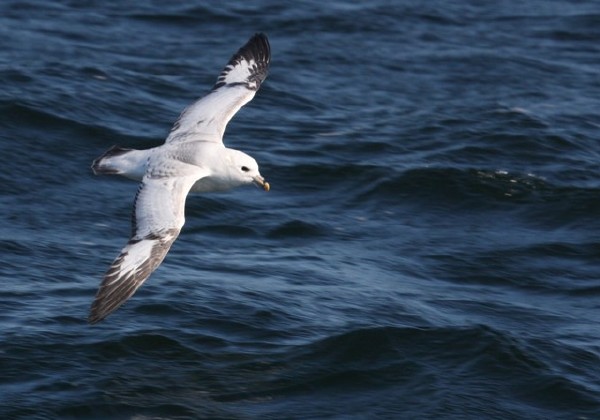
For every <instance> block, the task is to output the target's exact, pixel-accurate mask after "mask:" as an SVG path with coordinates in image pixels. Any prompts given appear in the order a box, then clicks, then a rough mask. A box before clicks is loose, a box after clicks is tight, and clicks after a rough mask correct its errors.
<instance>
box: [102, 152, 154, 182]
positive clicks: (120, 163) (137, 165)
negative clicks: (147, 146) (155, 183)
mask: <svg viewBox="0 0 600 420" xmlns="http://www.w3.org/2000/svg"><path fill="white" fill-rule="evenodd" d="M148 152H149V151H148V150H135V149H126V148H123V147H120V146H113V147H111V148H110V149H108V150H107V151H106V152H104V153H103V154H102V155H101V156H100V157H98V158H97V159H94V161H93V162H92V171H93V172H94V175H123V176H125V177H127V178H131V179H135V180H141V179H142V177H143V176H144V173H145V172H146V162H147V160H148V155H149V153H148Z"/></svg>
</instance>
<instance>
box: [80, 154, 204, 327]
mask: <svg viewBox="0 0 600 420" xmlns="http://www.w3.org/2000/svg"><path fill="white" fill-rule="evenodd" d="M180 165H181V166H182V168H181V173H184V175H180V176H162V177H151V176H148V175H147V176H145V177H144V179H143V181H142V183H141V184H140V189H139V190H138V193H137V195H136V198H135V205H134V213H133V232H132V236H131V238H130V239H129V242H127V245H125V247H124V248H123V249H122V250H121V253H120V254H119V256H118V257H117V258H116V259H115V260H114V261H113V263H112V264H111V266H110V267H109V269H108V271H107V272H106V274H105V275H104V279H103V280H102V283H101V284H100V288H99V289H98V293H97V294H96V298H95V299H94V302H93V303H92V307H91V311H90V316H89V318H88V322H89V323H90V324H95V323H96V322H99V321H101V320H103V319H104V318H106V317H107V316H108V315H110V314H111V313H112V312H113V311H115V310H116V309H117V308H118V307H119V306H121V305H122V304H123V303H124V302H125V301H126V300H127V299H129V298H130V297H131V296H132V295H133V294H134V293H135V291H136V290H137V289H138V288H139V287H140V286H141V285H142V283H144V281H146V279H147V278H148V277H149V276H150V274H152V272H153V271H154V270H156V268H158V266H159V265H160V263H161V262H162V261H163V259H164V258H165V255H166V254H167V252H168V251H169V249H170V248H171V245H172V244H173V242H174V241H175V239H177V236H178V235H179V231H180V230H181V227H182V226H183V224H184V222H185V217H184V208H185V199H186V196H187V194H188V192H189V191H190V189H191V187H192V185H194V183H195V182H196V181H197V180H198V179H200V178H202V177H204V176H205V175H206V173H204V172H203V171H202V170H201V169H200V168H198V167H193V166H191V165H187V164H184V163H180Z"/></svg>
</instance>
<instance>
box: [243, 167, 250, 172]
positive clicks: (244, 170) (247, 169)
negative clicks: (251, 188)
mask: <svg viewBox="0 0 600 420" xmlns="http://www.w3.org/2000/svg"><path fill="white" fill-rule="evenodd" d="M249 170H250V168H248V167H247V166H242V172H248V171H249Z"/></svg>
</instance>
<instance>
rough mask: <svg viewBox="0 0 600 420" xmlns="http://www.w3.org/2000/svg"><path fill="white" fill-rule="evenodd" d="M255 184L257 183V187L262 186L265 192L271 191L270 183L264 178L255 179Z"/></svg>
mask: <svg viewBox="0 0 600 420" xmlns="http://www.w3.org/2000/svg"><path fill="white" fill-rule="evenodd" d="M254 182H256V184H257V185H260V186H261V187H262V189H263V190H265V191H269V190H270V189H271V185H269V183H268V182H267V181H265V179H264V178H263V177H262V176H256V177H254Z"/></svg>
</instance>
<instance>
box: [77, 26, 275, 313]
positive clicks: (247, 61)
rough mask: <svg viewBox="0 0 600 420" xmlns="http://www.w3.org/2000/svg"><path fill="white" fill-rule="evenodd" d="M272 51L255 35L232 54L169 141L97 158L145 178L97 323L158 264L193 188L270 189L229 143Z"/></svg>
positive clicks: (104, 169)
mask: <svg viewBox="0 0 600 420" xmlns="http://www.w3.org/2000/svg"><path fill="white" fill-rule="evenodd" d="M270 60H271V49H270V46H269V41H268V39H267V37H266V35H264V34H262V33H257V34H255V35H254V36H252V37H251V38H250V40H249V41H248V42H247V43H246V44H245V45H244V46H242V47H241V48H240V49H239V50H238V51H237V53H235V54H234V55H233V57H232V58H231V59H230V60H229V62H228V63H227V65H226V66H225V68H224V69H223V70H222V71H221V73H220V74H219V77H218V78H217V81H216V83H215V85H214V86H213V87H212V90H211V91H210V92H209V93H208V94H207V95H206V96H204V97H202V98H200V99H199V100H197V101H196V102H194V103H193V104H191V105H190V106H189V107H188V108H186V109H185V110H184V111H183V112H182V113H181V115H180V116H179V119H178V120H177V121H176V122H175V124H174V125H173V128H172V129H171V132H170V133H169V135H168V137H167V139H166V140H165V143H164V144H162V145H161V146H158V147H154V148H151V149H146V150H134V149H125V148H122V147H118V146H113V147H112V148H111V149H109V150H108V151H107V152H105V153H104V154H103V155H101V156H100V157H99V158H97V159H96V160H94V162H93V163H92V170H93V172H94V174H96V175H100V174H102V175H104V174H109V175H121V176H124V177H127V178H130V179H133V180H136V181H140V185H139V189H138V191H137V194H136V196H135V201H134V205H133V216H132V232H131V236H130V238H129V241H128V242H127V244H126V245H125V247H124V248H123V249H122V250H121V253H120V254H119V256H118V257H117V258H116V259H115V260H114V261H113V263H112V264H111V265H110V267H109V268H108V271H107V272H106V274H105V275H104V278H103V280H102V282H101V284H100V288H99V289H98V292H97V294H96V297H95V299H94V302H93V303H92V307H91V310H90V315H89V318H88V322H89V323H90V324H95V323H97V322H99V321H101V320H103V319H104V318H106V317H107V316H108V315H110V314H111V313H112V312H114V311H115V310H116V309H117V308H119V307H120V306H121V305H122V304H123V303H124V302H125V301H126V300H127V299H129V298H130V297H131V296H132V295H133V294H134V293H135V291H136V290H137V289H138V288H139V287H140V286H141V285H142V284H143V283H144V282H145V281H146V280H147V279H148V277H149V276H150V274H152V272H153V271H154V270H156V268H157V267H158V266H159V265H160V263H161V262H162V261H163V259H164V258H165V255H166V254H167V252H168V251H169V248H170V247H171V245H172V244H173V242H174V241H175V239H177V236H178V235H179V232H180V231H181V228H182V227H183V224H184V221H185V217H184V208H185V200H186V197H187V195H188V193H189V192H200V193H202V192H211V191H225V190H229V189H232V188H235V187H239V186H242V185H247V184H256V185H258V186H260V187H261V188H263V189H264V190H265V191H269V189H270V186H269V183H268V182H266V181H265V179H264V178H263V177H262V176H261V174H260V172H259V169H258V164H257V163H256V160H254V159H253V158H252V157H251V156H248V155H247V154H246V153H244V152H241V151H239V150H235V149H230V148H227V147H225V145H224V144H223V133H224V131H225V127H226V126H227V123H228V122H229V120H230V119H231V118H232V117H233V116H234V115H235V113H236V112H237V111H238V110H239V109H240V108H241V107H242V106H244V105H245V104H246V103H248V102H249V101H250V100H251V99H252V98H253V97H254V95H255V94H256V91H257V90H258V89H259V88H260V85H261V84H262V82H263V81H264V80H265V78H266V77H267V73H268V69H269V62H270Z"/></svg>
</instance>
